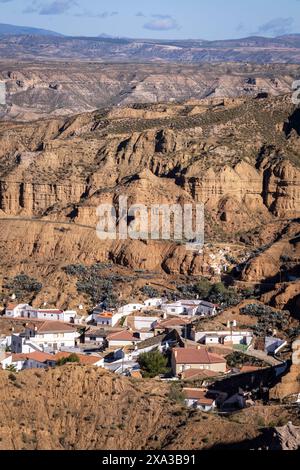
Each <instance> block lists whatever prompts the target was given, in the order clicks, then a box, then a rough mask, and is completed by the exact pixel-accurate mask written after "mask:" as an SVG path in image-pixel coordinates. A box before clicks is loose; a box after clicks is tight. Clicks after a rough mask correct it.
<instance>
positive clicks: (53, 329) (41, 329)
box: [36, 320, 76, 333]
mask: <svg viewBox="0 0 300 470" xmlns="http://www.w3.org/2000/svg"><path fill="white" fill-rule="evenodd" d="M36 331H37V332H38V333H67V332H70V333H71V332H75V331H76V330H75V328H73V327H72V326H70V325H67V324H66V323H62V322H59V321H51V320H50V321H44V322H43V323H42V324H41V325H38V326H37V330H36Z"/></svg>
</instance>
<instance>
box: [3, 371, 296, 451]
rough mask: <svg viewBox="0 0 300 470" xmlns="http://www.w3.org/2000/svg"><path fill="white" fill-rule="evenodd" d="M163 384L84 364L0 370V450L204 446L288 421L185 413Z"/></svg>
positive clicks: (266, 415) (260, 414)
mask: <svg viewBox="0 0 300 470" xmlns="http://www.w3.org/2000/svg"><path fill="white" fill-rule="evenodd" d="M169 387H170V385H169V384H162V383H161V382H156V381H155V380H137V379H126V378H121V377H118V376H113V375H112V374H110V373H108V372H106V371H103V370H101V369H97V368H93V367H89V366H87V367H84V366H78V365H74V366H64V367H60V368H56V369H50V370H48V371H43V370H39V371H37V370H36V371H34V370H30V371H24V372H21V373H19V374H12V373H9V372H7V371H0V396H1V400H2V402H3V403H5V406H1V408H0V422H1V426H0V449H1V450H3V449H6V450H7V449H13V450H20V449H25V450H35V449H39V450H42V449H58V450H79V449H80V450H93V449H102V450H105V449H109V450H114V449H116V450H120V449H122V450H132V449H134V450H138V449H147V450H151V449H153V450H155V449H160V450H161V449H165V450H168V449H169V450H176V449H187V450H188V449H190V450H192V449H210V448H213V447H214V446H215V445H220V444H223V445H228V446H231V445H233V444H234V443H243V442H247V441H249V442H251V441H252V440H254V439H256V438H258V437H259V436H260V434H261V430H260V426H261V422H262V421H263V422H264V423H265V426H266V427H268V426H270V425H271V423H273V424H274V423H276V422H278V421H279V420H280V421H281V422H282V421H283V422H284V423H285V422H287V421H288V420H289V416H290V415H289V413H288V411H286V410H284V409H283V408H280V409H278V408H276V407H263V406H257V407H255V408H253V409H250V410H244V411H243V412H241V413H239V415H235V417H234V419H226V418H220V417H218V416H215V415H211V416H210V415H207V414H203V413H200V412H199V413H198V412H193V411H189V410H187V409H185V408H183V407H182V405H181V404H179V403H176V402H174V401H172V400H171V399H170V398H169V391H170V388H169ZM12 417H13V418H12ZM294 418H295V417H294ZM294 421H295V424H297V418H296V419H294Z"/></svg>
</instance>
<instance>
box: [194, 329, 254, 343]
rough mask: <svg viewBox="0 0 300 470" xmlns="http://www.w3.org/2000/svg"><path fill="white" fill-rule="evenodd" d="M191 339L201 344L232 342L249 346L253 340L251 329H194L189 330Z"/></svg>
mask: <svg viewBox="0 0 300 470" xmlns="http://www.w3.org/2000/svg"><path fill="white" fill-rule="evenodd" d="M191 339H192V340H193V341H196V342H197V343H201V344H206V345H209V344H225V345H226V344H233V345H238V344H241V345H247V346H249V345H250V344H251V342H252V340H253V332H252V331H246V330H244V331H238V330H236V331H231V330H223V331H195V330H193V329H192V330H191Z"/></svg>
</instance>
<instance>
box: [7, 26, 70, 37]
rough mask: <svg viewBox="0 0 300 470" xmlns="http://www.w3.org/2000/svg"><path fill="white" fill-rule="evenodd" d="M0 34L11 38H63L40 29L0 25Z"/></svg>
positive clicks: (52, 32) (58, 34)
mask: <svg viewBox="0 0 300 470" xmlns="http://www.w3.org/2000/svg"><path fill="white" fill-rule="evenodd" d="M0 34H5V35H6V34H8V35H12V36H19V35H34V36H35V35H36V36H63V34H60V33H56V32H55V31H49V30H47V29H41V28H31V27H29V26H15V25H13V24H4V23H0Z"/></svg>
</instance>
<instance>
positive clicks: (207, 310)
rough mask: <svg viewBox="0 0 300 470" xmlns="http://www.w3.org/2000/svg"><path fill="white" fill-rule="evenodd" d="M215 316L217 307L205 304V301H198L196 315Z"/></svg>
mask: <svg viewBox="0 0 300 470" xmlns="http://www.w3.org/2000/svg"><path fill="white" fill-rule="evenodd" d="M216 314H217V305H215V304H212V303H211V302H206V301H205V300H201V301H200V304H199V306H198V309H197V312H196V315H200V316H202V317H213V316H214V315H216Z"/></svg>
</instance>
